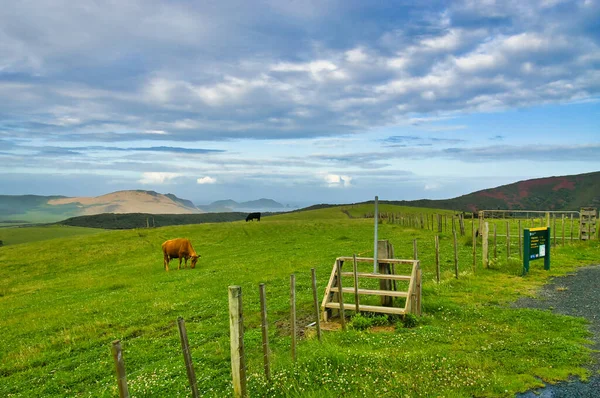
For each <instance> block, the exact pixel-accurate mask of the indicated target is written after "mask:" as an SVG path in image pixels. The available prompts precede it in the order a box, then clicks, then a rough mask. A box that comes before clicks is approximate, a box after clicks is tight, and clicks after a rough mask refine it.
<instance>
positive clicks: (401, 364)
mask: <svg viewBox="0 0 600 398" xmlns="http://www.w3.org/2000/svg"><path fill="white" fill-rule="evenodd" d="M344 209H345V210H348V211H349V212H350V214H356V215H357V216H358V215H360V214H364V213H367V212H369V211H372V209H370V208H369V207H368V206H363V207H362V208H360V207H354V208H352V209H348V208H347V207H345V208H344ZM342 210H343V209H342V208H330V209H323V210H316V211H311V212H297V213H290V214H285V215H280V216H274V217H265V218H264V219H263V220H261V222H260V223H258V222H253V223H246V222H243V221H242V222H233V223H220V224H201V225H189V226H179V227H165V228H157V229H139V230H126V231H110V232H104V231H102V232H100V233H95V234H91V235H77V236H63V237H57V238H55V239H51V240H39V241H37V242H32V243H22V244H10V245H8V246H5V247H0V334H1V336H2V339H0V395H1V396H7V397H31V396H44V397H64V396H82V397H114V396H117V395H118V393H117V384H116V377H115V372H114V364H113V360H112V356H111V353H110V345H111V341H113V340H115V339H120V340H121V343H122V346H123V349H124V359H125V367H126V370H127V379H128V384H129V391H130V393H131V395H132V396H134V397H174V396H189V395H190V391H189V387H188V385H187V377H186V371H185V367H184V362H183V358H182V354H181V345H180V342H179V336H178V331H177V326H176V320H177V317H178V316H182V317H183V318H184V319H185V320H186V326H187V332H188V336H189V341H190V345H191V347H192V358H193V360H194V366H195V369H196V374H197V379H198V386H199V390H200V392H201V394H202V395H204V396H213V397H223V396H231V395H232V388H231V376H230V363H229V320H228V302H227V300H228V298H227V287H228V286H229V285H240V286H241V287H242V289H243V303H244V322H245V327H246V334H245V345H246V355H247V359H246V363H247V366H248V389H249V395H250V396H265V397H266V396H269V397H271V396H281V397H291V396H302V397H323V396H326V397H338V396H342V395H343V396H381V397H385V396H389V397H396V396H405V395H407V396H424V397H429V396H453V397H471V396H477V397H488V396H512V395H514V393H515V392H517V391H523V390H525V389H527V388H530V387H535V386H540V385H541V384H542V380H544V381H555V380H559V379H566V378H567V377H568V376H569V375H579V376H582V377H584V378H585V377H586V376H587V371H586V370H585V369H584V368H583V366H584V365H585V364H586V363H587V362H588V361H589V360H590V352H589V349H588V344H589V341H588V340H587V339H588V338H589V336H588V332H587V331H586V324H585V322H584V320H582V319H576V318H571V317H566V316H559V315H554V314H552V313H549V312H546V311H536V310H527V309H515V308H511V306H510V303H511V302H512V301H514V300H515V299H516V298H518V297H519V296H521V295H532V294H533V293H534V292H535V290H536V288H538V287H540V286H541V285H542V284H543V283H544V282H545V281H547V279H548V278H549V277H550V276H557V275H563V274H565V273H567V272H570V271H572V270H574V269H575V268H576V267H577V266H580V265H588V264H592V263H594V262H596V263H597V262H598V253H599V251H598V250H599V248H600V245H599V244H598V241H594V242H574V243H573V244H568V245H565V246H564V247H563V246H558V247H556V248H555V249H554V253H553V257H552V259H553V260H552V268H551V270H550V271H549V272H546V271H543V269H542V268H543V262H540V261H541V260H540V261H534V262H532V263H531V271H530V273H529V275H528V276H527V277H525V278H522V277H520V276H519V274H520V270H521V264H520V261H519V258H518V253H517V251H516V250H517V249H516V248H517V246H516V245H517V241H516V239H514V242H513V248H511V250H513V251H514V252H513V255H512V256H511V257H510V258H509V259H508V260H507V259H506V245H505V241H504V240H503V239H504V238H500V237H499V238H498V239H499V241H498V243H499V244H498V247H497V251H498V259H496V260H494V261H493V262H492V268H491V269H483V268H482V267H481V263H480V258H481V253H480V248H479V247H478V254H477V259H478V265H477V268H476V270H475V273H474V274H473V268H472V264H471V261H472V260H471V259H472V246H471V243H470V242H471V241H470V238H467V237H463V238H461V239H460V241H459V268H460V275H459V279H455V278H454V257H453V251H452V237H451V234H450V233H449V232H444V233H442V234H440V247H441V255H440V257H441V268H442V273H441V276H442V278H441V279H442V281H441V283H440V284H438V283H436V281H435V275H436V272H435V266H434V264H435V262H434V250H433V248H434V233H433V232H431V231H429V230H426V229H415V228H410V227H403V226H400V225H397V224H389V223H385V222H384V223H383V224H381V225H379V237H380V239H388V240H389V241H390V242H391V243H392V244H393V245H394V248H395V254H396V257H397V258H407V259H410V258H412V253H413V245H412V241H413V239H417V241H418V245H419V259H420V260H421V265H422V268H423V282H424V284H423V313H424V315H423V317H422V318H420V319H418V324H417V326H416V327H413V328H403V327H400V326H397V327H395V328H394V327H393V325H391V326H390V327H387V328H379V329H367V330H365V331H359V330H353V329H350V330H349V331H348V332H341V331H336V332H333V331H329V332H325V334H324V338H323V342H322V343H319V342H318V341H316V339H315V338H310V337H305V336H301V337H300V339H299V347H298V360H297V362H296V363H293V362H292V361H291V354H290V342H291V338H290V336H289V325H290V324H289V276H290V274H292V273H295V274H296V285H297V309H298V320H299V322H298V323H299V326H300V328H301V329H304V327H305V326H306V325H307V324H309V323H311V322H313V321H314V316H313V312H312V291H311V288H310V269H311V268H313V267H314V268H316V271H317V278H318V288H319V294H320V297H319V299H322V294H323V291H324V288H325V285H326V283H327V280H328V278H329V274H330V273H331V268H332V265H333V263H334V260H335V258H336V257H338V256H347V255H350V256H351V255H352V254H354V253H356V254H359V255H362V256H372V255H373V219H362V218H353V219H350V218H349V217H348V216H347V215H346V214H345V213H343V212H342ZM393 210H394V211H398V212H403V211H404V212H408V211H407V209H401V208H392V207H390V208H389V209H388V210H385V209H382V211H393ZM413 211H414V210H413ZM422 211H423V212H427V211H428V210H422ZM429 212H431V211H430V210H429ZM415 213H417V212H415ZM448 214H450V213H448ZM24 229H25V228H24ZM467 231H470V224H468V227H467ZM515 231H516V227H515ZM175 237H187V238H189V239H191V241H192V243H193V244H194V248H195V249H196V251H198V252H199V253H200V254H201V255H202V257H201V258H200V260H199V261H198V266H197V268H196V269H193V270H191V269H182V270H177V266H176V264H175V265H174V263H171V271H170V272H168V273H167V272H165V271H164V269H163V260H162V253H161V248H160V245H161V243H162V242H163V241H164V240H166V239H171V238H175ZM0 239H1V238H0ZM500 243H502V244H500ZM490 247H491V246H490ZM364 270H365V271H367V269H366V268H365V269H364ZM259 283H265V284H266V290H267V307H268V311H269V315H268V318H269V334H270V345H271V349H272V369H273V378H272V380H271V382H267V381H266V380H265V379H264V377H263V375H262V349H261V330H260V312H259V292H258V285H259ZM349 313H350V314H352V313H351V312H350V311H349ZM357 325H358V321H357Z"/></svg>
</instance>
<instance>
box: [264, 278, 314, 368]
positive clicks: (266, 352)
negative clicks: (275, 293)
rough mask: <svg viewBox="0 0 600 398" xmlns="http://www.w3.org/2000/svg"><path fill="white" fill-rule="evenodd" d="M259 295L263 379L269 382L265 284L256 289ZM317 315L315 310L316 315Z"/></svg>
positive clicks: (269, 363)
mask: <svg viewBox="0 0 600 398" xmlns="http://www.w3.org/2000/svg"><path fill="white" fill-rule="evenodd" d="M313 270H314V268H313ZM258 290H259V294H260V320H261V331H262V347H263V367H264V370H265V378H266V379H267V380H271V360H270V353H269V324H268V322H267V295H266V292H265V284H264V283H261V284H260V285H259V287H258ZM318 314H319V312H318V308H317V315H318ZM318 321H319V319H318V318H317V322H318Z"/></svg>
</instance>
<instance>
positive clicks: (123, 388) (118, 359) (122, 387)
mask: <svg viewBox="0 0 600 398" xmlns="http://www.w3.org/2000/svg"><path fill="white" fill-rule="evenodd" d="M111 351H112V356H113V360H114V361H115V368H116V370H117V384H118V385H119V397H120V398H129V390H128V389H127V376H126V374H125V363H124V362H123V351H122V350H121V341H120V340H115V341H113V342H112V348H111Z"/></svg>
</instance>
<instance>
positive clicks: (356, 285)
mask: <svg viewBox="0 0 600 398" xmlns="http://www.w3.org/2000/svg"><path fill="white" fill-rule="evenodd" d="M352 260H353V263H352V272H353V273H354V304H355V305H356V313H357V314H359V313H360V310H359V303H360V301H359V297H358V266H357V264H356V254H353V255H352Z"/></svg>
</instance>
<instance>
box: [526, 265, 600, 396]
mask: <svg viewBox="0 0 600 398" xmlns="http://www.w3.org/2000/svg"><path fill="white" fill-rule="evenodd" d="M514 305H515V307H522V308H540V309H550V310H552V311H553V312H556V313H559V314H564V315H572V316H579V317H583V318H586V319H587V320H588V321H590V325H589V330H590V331H591V332H592V333H593V336H592V340H593V341H594V344H593V345H592V346H591V348H592V349H593V350H600V265H595V266H590V267H585V268H580V269H579V270H577V272H576V273H574V274H569V275H567V276H564V277H560V278H554V279H553V280H552V282H551V283H549V284H548V285H546V286H544V288H543V289H542V290H541V292H540V293H539V295H538V296H537V297H536V298H534V299H532V298H524V299H520V300H518V301H517V302H516V303H515V304H514ZM592 356H593V360H594V361H593V363H592V364H591V365H590V366H589V368H590V370H591V371H592V374H593V376H592V377H590V379H589V381H588V382H587V383H583V382H581V381H579V380H577V379H574V380H570V381H568V382H561V383H557V384H555V385H547V386H546V387H545V388H541V389H537V390H535V391H529V392H526V393H524V394H517V397H518V398H550V397H552V398H563V397H564V398H572V397H581V398H598V397H600V374H599V373H598V372H599V371H600V352H594V353H592Z"/></svg>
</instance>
